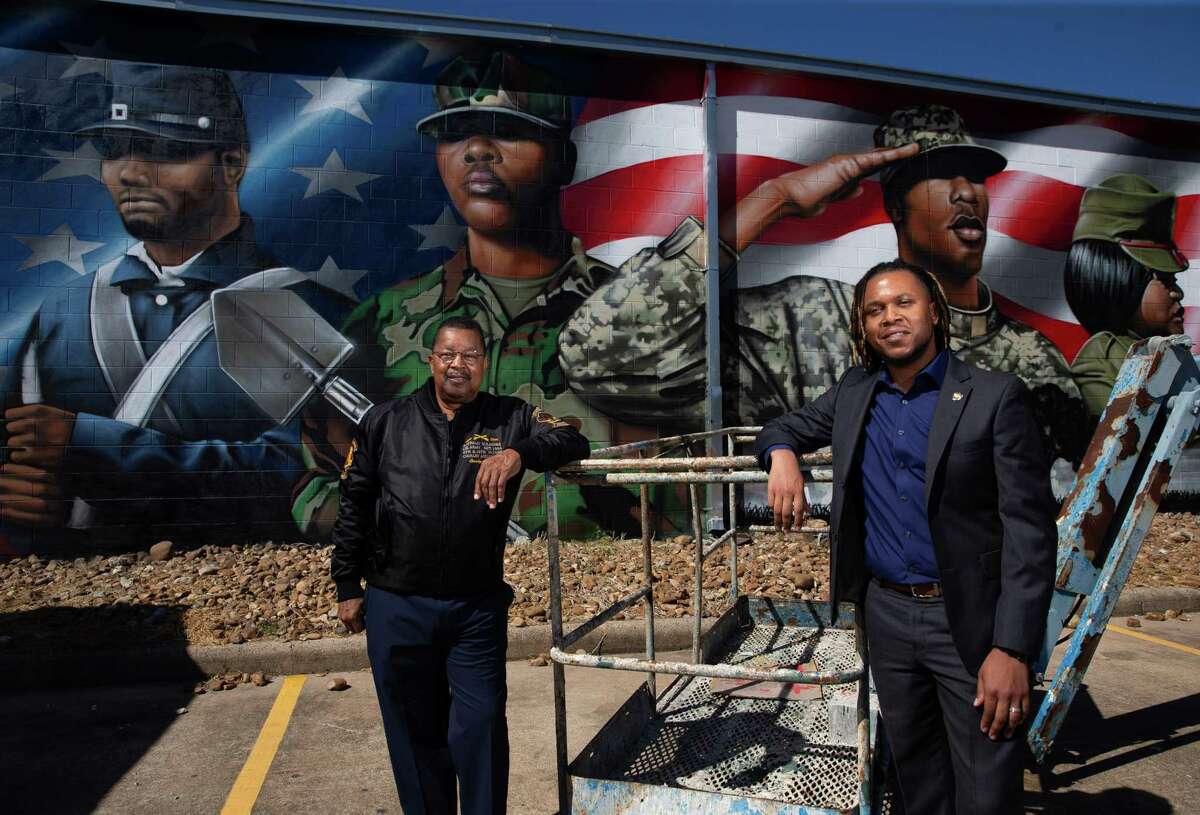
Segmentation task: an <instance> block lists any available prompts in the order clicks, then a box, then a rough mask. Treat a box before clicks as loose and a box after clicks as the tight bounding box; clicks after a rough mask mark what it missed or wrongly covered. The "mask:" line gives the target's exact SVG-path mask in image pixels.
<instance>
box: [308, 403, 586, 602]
mask: <svg viewBox="0 0 1200 815" xmlns="http://www.w3.org/2000/svg"><path fill="white" fill-rule="evenodd" d="M507 447H511V448H512V449H513V450H515V451H516V452H517V453H518V454H520V456H521V464H522V468H521V473H519V474H518V475H515V476H513V478H512V479H511V480H510V481H509V482H508V484H507V485H506V487H505V491H504V501H503V503H501V504H500V505H499V506H497V507H496V508H495V509H488V505H487V503H486V502H485V501H484V500H483V499H482V498H481V499H479V500H475V497H474V489H475V477H476V474H477V473H478V471H479V464H480V462H481V461H483V460H484V459H485V458H487V457H488V456H491V455H494V454H496V453H499V452H500V451H501V450H503V449H505V448H507ZM587 456H588V441H587V439H585V438H584V437H583V435H582V434H581V433H580V432H579V431H578V430H576V429H575V428H574V427H572V426H571V425H569V424H567V423H566V422H564V421H562V420H560V419H556V418H555V417H553V416H551V415H549V414H548V413H544V412H542V410H541V409H540V408H536V407H533V406H532V405H530V404H528V403H526V402H524V401H522V400H520V399H517V398H515V397H511V396H494V395H492V394H489V393H480V394H479V396H478V397H477V398H476V399H475V401H473V402H471V403H470V404H469V405H466V406H465V407H463V408H462V409H460V410H459V411H458V413H457V414H456V415H455V417H454V420H453V421H450V420H448V419H447V418H446V416H445V414H443V413H442V411H441V409H440V408H439V407H438V404H437V398H436V396H435V395H434V391H433V382H432V380H431V381H430V382H427V383H426V385H425V387H423V388H422V389H421V390H419V391H417V392H416V393H414V394H412V395H411V396H407V397H405V398H403V399H397V400H394V401H390V402H384V403H381V404H378V405H376V406H375V407H373V408H371V410H369V411H368V412H367V415H366V416H364V417H363V419H362V421H361V422H360V423H359V425H358V430H357V433H356V435H355V439H354V442H353V444H352V446H351V450H350V454H349V455H348V456H347V458H346V464H345V466H344V467H343V468H342V475H341V504H340V506H339V509H338V516H337V520H336V522H335V523H334V526H333V545H334V549H333V562H332V565H331V569H330V571H331V574H332V577H333V580H334V583H336V584H337V596H338V600H339V601H341V600H349V599H352V598H355V597H361V596H362V594H363V589H362V586H361V580H362V579H364V578H365V579H366V581H367V583H368V584H370V585H371V586H375V587H378V588H381V589H387V590H389V591H393V592H397V593H399V594H421V595H428V596H434V597H448V596H460V595H468V594H476V593H479V592H485V591H489V590H493V589H496V588H499V587H500V586H501V585H502V584H503V581H504V545H505V542H506V537H507V534H506V533H507V528H508V519H509V516H510V515H511V513H512V507H513V502H514V501H515V500H516V497H517V492H518V489H519V487H520V484H521V474H523V473H524V471H525V470H526V469H532V470H536V471H539V472H543V471H546V470H553V469H556V468H558V467H561V466H563V465H564V464H568V463H569V462H572V461H577V460H578V459H581V458H587Z"/></svg>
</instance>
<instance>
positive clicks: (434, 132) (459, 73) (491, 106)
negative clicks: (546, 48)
mask: <svg viewBox="0 0 1200 815" xmlns="http://www.w3.org/2000/svg"><path fill="white" fill-rule="evenodd" d="M433 95H434V99H435V101H436V102H437V106H438V110H437V112H436V113H433V114H431V115H429V116H426V117H425V118H424V119H421V120H420V121H419V122H417V131H418V132H420V133H422V134H424V135H426V136H433V137H435V138H436V137H437V136H438V134H439V133H440V132H444V130H445V128H446V126H447V124H448V123H449V122H450V121H452V120H454V119H457V118H460V117H469V116H486V115H490V114H494V115H499V116H508V117H513V118H514V119H517V120H521V121H525V122H529V123H530V124H535V125H538V126H540V127H544V128H549V129H551V130H557V131H562V132H565V131H567V130H569V129H570V127H571V99H570V97H569V96H565V95H563V94H561V93H557V92H556V91H555V86H554V83H553V81H552V79H551V77H550V76H549V74H547V73H546V72H544V71H541V70H539V69H537V68H534V67H532V66H530V65H529V64H528V63H526V62H524V61H522V60H520V59H518V58H517V57H516V56H514V55H513V54H510V53H508V52H505V51H497V52H496V53H494V54H492V55H491V57H490V58H489V59H487V60H483V61H480V60H474V59H469V58H467V57H459V58H458V59H456V60H454V61H453V62H451V63H450V64H449V65H447V66H446V68H445V69H444V70H443V71H442V73H441V75H439V76H438V80H437V86H436V87H435V88H434V90H433Z"/></svg>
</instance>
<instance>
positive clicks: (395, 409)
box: [332, 317, 588, 815]
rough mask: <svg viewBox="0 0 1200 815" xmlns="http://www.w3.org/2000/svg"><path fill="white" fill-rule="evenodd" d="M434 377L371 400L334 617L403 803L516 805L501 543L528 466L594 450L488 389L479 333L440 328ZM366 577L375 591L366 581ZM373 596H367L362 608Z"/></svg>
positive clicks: (356, 462)
mask: <svg viewBox="0 0 1200 815" xmlns="http://www.w3.org/2000/svg"><path fill="white" fill-rule="evenodd" d="M429 367H430V369H431V371H432V377H431V378H430V381H429V382H428V383H427V384H426V386H425V387H424V388H422V389H421V390H420V391H418V392H417V393H415V394H413V395H411V396H408V397H405V398H403V399H398V400H395V401H391V402H386V403H384V404H381V405H377V406H376V407H374V408H372V409H371V410H370V411H369V412H368V413H367V415H366V416H365V417H364V418H363V420H362V422H361V423H360V424H359V427H358V429H357V433H356V437H355V439H354V442H353V444H352V445H351V448H350V453H349V455H348V456H347V458H346V463H345V466H344V467H343V469H342V476H341V477H342V488H341V505H340V508H339V512H338V516H337V520H336V522H335V524H334V528H333V542H334V554H333V565H332V576H333V580H334V582H335V583H336V584H337V592H338V616H339V617H340V618H341V620H342V622H343V623H345V624H346V626H347V627H348V628H349V629H350V630H352V631H361V630H363V627H364V623H365V625H366V628H367V653H368V656H369V658H370V660H371V668H372V670H373V672H374V677H375V687H376V691H377V694H378V697H379V709H380V711H381V713H382V714H383V724H384V733H385V734H386V736H387V742H388V752H389V754H390V756H391V761H392V771H393V774H394V775H395V779H396V788H397V790H398V792H399V794H400V804H401V806H402V807H403V809H404V811H405V812H407V813H430V814H431V815H432V814H433V813H443V812H445V813H453V812H454V811H455V801H454V799H455V777H456V776H457V780H458V784H459V787H460V793H461V804H462V811H463V812H464V813H472V815H484V813H494V812H504V811H505V805H506V799H507V794H508V725H507V721H506V719H505V715H504V705H505V700H506V698H507V686H506V680H505V665H504V652H505V646H506V630H507V629H506V626H507V619H508V606H509V604H510V603H511V602H512V598H513V592H512V589H511V588H510V587H509V586H508V585H507V584H505V582H504V574H503V572H504V545H505V535H506V528H507V525H508V519H509V516H510V515H511V513H512V507H513V502H514V500H515V499H516V493H517V487H518V486H519V485H520V476H521V474H522V473H523V472H524V471H525V469H526V468H530V469H534V470H538V471H543V470H551V469H555V468H557V467H561V466H562V465H564V464H567V463H568V462H571V461H575V460H577V459H581V458H586V457H587V455H588V442H587V439H585V438H584V437H583V436H582V435H581V434H580V433H579V432H578V431H577V430H576V429H575V428H574V427H572V426H571V425H569V424H567V423H566V422H563V421H560V420H559V419H556V418H555V417H553V416H551V415H549V414H547V413H544V412H542V411H541V410H540V409H539V408H537V407H533V406H531V405H529V404H527V403H526V402H523V401H522V400H520V399H517V398H514V397H510V396H494V395H492V394H488V393H480V392H479V387H480V383H481V382H482V381H483V373H484V370H485V369H486V367H487V356H486V354H485V351H484V335H483V330H482V329H481V327H480V326H479V324H478V323H477V322H475V321H474V320H471V319H469V318H463V317H455V318H451V319H448V320H446V321H445V322H443V323H442V324H441V326H440V327H439V328H438V331H437V334H436V335H435V337H434V341H433V353H432V354H431V355H430V358H429ZM363 579H365V580H366V583H367V585H368V589H367V592H366V600H365V604H364V599H363V598H364V592H363V588H362V580H363ZM364 605H365V608H366V609H369V612H368V614H366V615H364V610H365V609H364Z"/></svg>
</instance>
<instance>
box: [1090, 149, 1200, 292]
mask: <svg viewBox="0 0 1200 815" xmlns="http://www.w3.org/2000/svg"><path fill="white" fill-rule="evenodd" d="M1174 227H1175V194H1174V193H1171V192H1162V191H1161V190H1159V189H1158V187H1156V186H1154V185H1153V184H1151V183H1150V182H1149V181H1147V180H1146V179H1144V178H1142V177H1141V176H1140V175H1133V174H1132V173H1122V174H1120V175H1114V176H1112V177H1110V178H1106V179H1104V180H1103V181H1101V182H1100V183H1099V184H1098V185H1096V186H1095V187H1089V188H1088V189H1086V190H1084V193H1083V200H1081V201H1080V202H1079V220H1077V221H1076V222H1075V233H1074V234H1073V235H1072V236H1071V240H1072V242H1074V241H1082V240H1097V241H1108V242H1109V243H1115V244H1117V245H1118V246H1120V247H1121V249H1122V250H1123V251H1124V252H1125V254H1127V255H1129V256H1130V257H1131V258H1133V259H1134V260H1136V261H1137V262H1138V263H1140V264H1142V265H1143V266H1145V267H1146V268H1148V269H1153V270H1154V271H1157V272H1167V273H1170V274H1177V273H1179V272H1182V271H1184V270H1185V269H1187V267H1188V259H1187V257H1185V256H1184V254H1183V253H1182V252H1180V251H1179V247H1177V246H1176V245H1175V240H1174V237H1173V230H1174Z"/></svg>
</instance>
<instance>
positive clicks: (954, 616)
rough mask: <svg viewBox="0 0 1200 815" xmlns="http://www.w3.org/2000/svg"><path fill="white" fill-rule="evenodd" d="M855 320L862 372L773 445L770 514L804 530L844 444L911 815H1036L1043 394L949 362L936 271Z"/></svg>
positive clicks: (860, 564)
mask: <svg viewBox="0 0 1200 815" xmlns="http://www.w3.org/2000/svg"><path fill="white" fill-rule="evenodd" d="M852 320H853V324H852V335H853V338H854V343H855V348H854V351H855V359H856V362H857V363H858V364H857V365H856V366H855V367H853V368H851V369H850V370H849V371H847V372H846V373H845V374H844V375H843V376H842V378H841V379H840V380H839V382H838V383H837V384H836V385H835V386H834V387H833V388H832V389H831V390H829V391H827V392H826V393H825V394H823V395H822V396H820V397H819V398H817V399H816V400H814V401H813V402H812V403H810V404H808V405H806V406H804V407H803V408H801V409H800V410H797V411H793V412H792V413H789V414H786V415H784V416H781V417H779V418H777V419H774V420H773V421H771V422H770V423H769V424H768V425H767V426H766V427H764V428H763V430H762V432H761V433H760V434H759V437H758V443H757V450H758V453H759V456H760V458H761V460H762V461H763V463H764V466H766V467H767V468H768V469H769V471H770V476H769V481H768V490H767V497H768V501H769V502H770V503H771V504H772V507H773V509H774V512H775V518H776V523H777V524H778V525H781V526H784V527H787V526H790V525H791V523H792V522H793V521H795V522H799V520H800V518H801V517H802V516H803V515H804V513H805V511H806V509H807V507H806V505H805V501H804V482H803V478H802V477H801V475H800V469H799V465H798V461H797V458H796V454H797V453H805V452H810V451H812V450H815V449H817V448H820V447H824V446H826V445H830V444H832V447H833V480H834V487H833V507H832V515H831V522H832V529H831V533H832V534H831V541H832V542H831V546H832V553H831V558H830V572H831V574H830V586H831V592H830V593H831V597H830V599H831V601H833V602H835V603H836V602H837V601H839V600H843V599H846V600H853V601H855V602H859V603H862V604H864V607H865V620H866V635H867V644H868V650H869V654H870V660H871V669H872V673H873V675H874V679H875V684H876V688H877V690H878V692H879V702H880V713H881V715H882V716H883V721H884V725H885V727H886V729H887V734H888V738H889V740H890V741H891V744H892V748H893V752H894V754H895V758H896V767H897V771H898V775H899V780H900V786H901V792H902V795H903V798H904V804H905V810H906V811H907V812H908V815H927V814H928V813H938V814H939V815H950V813H957V814H958V815H975V814H976V813H996V814H997V815H998V814H999V813H1013V812H1018V811H1019V810H1020V793H1021V787H1022V785H1021V774H1022V752H1023V751H1022V745H1023V740H1022V739H1020V738H1015V736H1017V735H1019V734H1020V733H1021V731H1022V725H1023V723H1024V722H1025V717H1026V715H1027V713H1028V710H1029V682H1030V677H1029V668H1028V665H1029V661H1030V660H1031V659H1033V658H1034V657H1036V655H1037V653H1038V649H1039V647H1040V646H1041V642H1042V635H1043V632H1044V630H1045V626H1046V613H1047V610H1048V608H1049V602H1050V595H1051V590H1052V586H1053V578H1054V559H1055V543H1056V535H1055V528H1054V515H1055V505H1054V501H1053V498H1052V497H1051V493H1050V483H1049V477H1048V472H1049V462H1048V460H1047V457H1046V455H1045V452H1044V451H1043V449H1042V445H1041V441H1040V435H1039V433H1038V428H1037V425H1036V423H1035V422H1034V419H1033V414H1032V411H1031V408H1030V404H1029V395H1028V391H1027V390H1026V388H1025V385H1024V384H1022V382H1021V380H1019V379H1018V378H1017V377H1015V376H1011V375H1008V374H1001V373H995V372H992V371H985V370H983V369H980V368H976V367H973V366H970V365H967V364H965V363H963V362H960V361H958V360H957V359H955V357H954V356H952V355H951V354H950V353H949V352H948V351H947V350H946V349H947V346H948V344H949V331H948V326H949V309H948V307H947V304H946V298H945V295H944V294H943V292H942V291H941V287H940V286H939V284H938V282H937V280H936V279H935V278H934V277H933V276H932V275H930V274H929V273H928V272H926V271H925V270H924V269H921V268H920V267H917V266H912V265H910V264H907V263H904V262H901V261H895V262H891V263H883V264H879V265H878V266H876V267H875V268H873V269H871V270H870V271H868V272H867V273H866V275H864V276H863V278H862V280H861V281H860V282H859V283H858V285H857V286H856V287H855V297H854V314H853V315H852Z"/></svg>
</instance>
